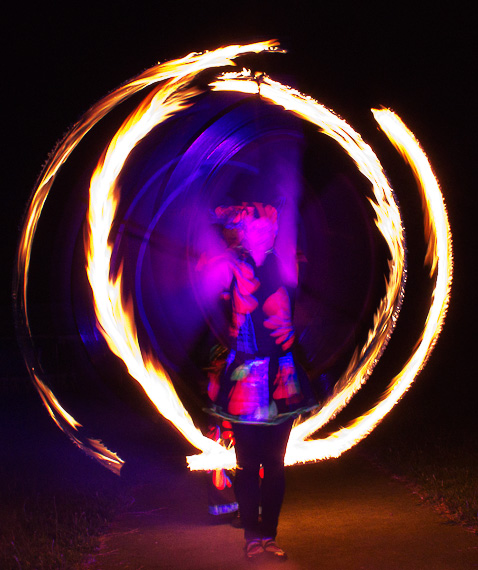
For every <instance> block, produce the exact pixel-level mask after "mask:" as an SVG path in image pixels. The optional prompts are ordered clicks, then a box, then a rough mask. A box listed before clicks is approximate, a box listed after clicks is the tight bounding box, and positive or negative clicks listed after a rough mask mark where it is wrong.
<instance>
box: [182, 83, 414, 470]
mask: <svg viewBox="0 0 478 570" xmlns="http://www.w3.org/2000/svg"><path fill="white" fill-rule="evenodd" d="M251 85H252V86H254V88H255V91H254V90H251ZM212 87H213V89H214V90H227V91H229V90H230V91H242V92H260V94H261V96H262V97H264V98H267V99H269V100H270V101H271V102H273V103H275V104H278V105H281V106H282V107H284V108H285V109H286V110H288V111H291V112H293V113H295V114H297V115H298V116H300V117H302V118H304V119H306V120H308V121H309V122H312V123H314V124H316V125H317V126H318V127H319V129H320V131H321V132H322V133H324V134H326V135H328V136H330V137H331V138H333V139H334V140H336V141H337V142H338V143H339V144H340V145H341V146H342V148H344V150H345V151H346V152H347V153H348V154H349V156H351V158H352V159H353V160H354V162H355V164H356V165H357V167H358V169H359V171H360V172H361V173H362V174H363V175H364V176H366V177H367V178H368V179H369V181H370V182H371V184H372V188H373V193H374V198H375V201H373V200H371V203H372V206H373V207H374V210H375V212H376V216H377V218H376V224H377V227H378V229H379V230H380V232H381V234H382V235H383V237H384V239H385V240H386V242H387V244H388V247H389V249H390V252H391V257H392V259H391V261H390V263H389V270H390V273H389V277H388V283H387V291H386V294H385V296H384V298H383V299H382V301H381V303H380V306H379V308H378V310H377V312H376V314H375V317H374V323H373V327H372V329H371V330H370V332H369V335H368V338H367V341H366V343H365V345H364V347H363V348H362V349H361V351H356V353H355V354H354V356H353V358H352V360H351V362H350V363H349V366H348V368H347V370H346V372H345V373H344V374H343V375H342V377H341V378H340V379H339V381H338V382H337V385H336V387H335V389H334V392H333V394H332V396H331V397H330V398H329V399H328V400H327V402H326V403H325V404H324V406H323V407H322V408H321V410H320V411H319V412H317V413H316V414H314V415H312V416H311V417H310V418H309V419H308V420H306V421H303V422H302V423H297V424H296V425H295V426H294V428H293V430H292V433H291V437H290V440H289V446H288V452H287V456H286V463H287V464H293V463H297V462H299V461H317V460H320V459H324V458H325V457H330V456H332V455H334V456H337V455H340V454H341V453H342V451H343V450H341V445H340V441H339V440H338V438H337V437H335V434H334V435H333V436H331V438H329V439H328V440H319V442H310V441H307V442H306V441H305V440H306V439H307V438H308V437H310V436H311V435H312V434H313V433H315V432H316V431H317V430H318V429H319V428H320V427H322V426H323V425H325V423H327V422H328V421H329V420H330V419H332V418H333V417H334V416H335V415H336V414H337V413H338V412H339V411H340V410H341V409H342V408H343V407H344V406H345V405H346V404H347V403H348V401H349V400H350V398H351V397H352V396H353V395H354V394H355V393H356V391H357V390H358V389H359V388H360V387H361V386H362V385H363V383H364V382H365V381H366V379H367V378H368V377H369V375H370V374H371V372H372V370H373V368H374V366H375V365H376V363H377V362H378V360H379V358H380V356H381V354H382V352H383V350H384V348H385V346H386V344H387V342H388V340H389V338H390V335H391V333H392V332H393V329H394V326H395V322H396V319H397V316H398V312H399V308H400V305H401V301H402V298H403V286H404V271H405V251H404V236H403V228H402V224H401V218H400V212H399V210H398V207H397V205H396V203H395V200H394V197H393V192H392V190H391V188H390V186H389V184H388V182H387V179H386V177H385V174H384V172H383V169H382V167H381V165H380V163H379V161H378V159H377V157H376V156H375V154H374V153H373V151H372V149H371V148H370V147H369V146H368V145H366V144H365V143H364V142H363V140H362V139H361V137H360V135H358V134H357V133H356V132H355V131H354V130H353V129H352V128H351V127H350V125H348V124H347V123H346V122H345V121H344V120H343V119H341V118H340V117H338V116H337V115H335V114H334V113H333V112H332V111H330V110H329V109H327V108H325V107H324V106H322V105H320V104H319V103H317V102H316V101H314V100H313V99H311V98H310V97H305V96H304V95H302V94H301V93H299V92H297V91H295V90H293V89H290V88H288V87H285V86H283V85H281V84H280V83H276V82H274V81H272V80H271V79H270V78H268V77H265V76H262V77H261V81H260V83H255V80H254V79H253V78H252V77H251V75H250V74H249V72H245V73H244V72H243V73H228V74H224V75H223V76H222V77H221V78H220V79H219V80H218V81H216V82H214V83H213V84H212ZM310 444H313V449H312V446H311V445H310ZM188 461H189V466H190V468H191V469H199V468H201V467H200V465H201V463H200V459H199V458H198V457H197V456H193V457H189V458H188Z"/></svg>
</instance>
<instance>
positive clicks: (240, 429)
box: [233, 420, 293, 540]
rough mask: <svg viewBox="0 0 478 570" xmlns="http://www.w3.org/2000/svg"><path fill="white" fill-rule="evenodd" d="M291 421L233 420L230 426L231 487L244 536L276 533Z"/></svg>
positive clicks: (273, 536)
mask: <svg viewBox="0 0 478 570" xmlns="http://www.w3.org/2000/svg"><path fill="white" fill-rule="evenodd" d="M292 423H293V420H288V421H286V422H284V423H282V424H278V425H253V424H237V423H235V424H234V426H233V430H234V437H235V440H236V460H237V470H236V477H235V481H234V491H235V493H236V499H237V502H238V503H239V512H240V514H241V519H242V521H243V523H244V536H245V539H246V540H251V539H253V538H275V537H276V534H277V524H278V522H279V514H280V510H281V507H282V501H283V499H284V492H285V476H284V455H285V451H286V447H287V442H288V440H289V435H290V430H291V428H292ZM261 465H262V467H263V468H264V478H263V480H262V481H261V480H260V478H259V470H260V466H261ZM259 505H260V506H261V507H262V516H261V522H260V523H259Z"/></svg>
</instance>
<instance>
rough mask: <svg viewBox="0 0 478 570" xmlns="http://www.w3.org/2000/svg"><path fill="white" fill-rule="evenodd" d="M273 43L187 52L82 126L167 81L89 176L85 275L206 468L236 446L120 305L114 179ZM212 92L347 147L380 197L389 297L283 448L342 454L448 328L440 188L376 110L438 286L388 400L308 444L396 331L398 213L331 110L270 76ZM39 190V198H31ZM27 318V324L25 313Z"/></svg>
mask: <svg viewBox="0 0 478 570" xmlns="http://www.w3.org/2000/svg"><path fill="white" fill-rule="evenodd" d="M275 46H277V42H262V43H259V44H252V45H250V46H229V47H227V48H220V49H219V50H216V51H214V52H206V53H205V54H202V55H201V54H191V55H190V56H187V57H186V58H183V59H182V60H177V61H175V62H170V63H168V64H163V65H162V66H158V67H156V68H152V70H148V71H147V72H145V73H144V74H143V75H142V76H140V77H139V78H137V79H135V80H133V81H132V82H130V83H129V84H127V85H126V86H124V87H122V88H120V90H117V92H113V94H112V95H110V96H109V97H108V98H105V99H104V100H103V101H102V102H100V103H99V104H98V105H97V106H96V107H97V109H96V113H97V115H96V120H95V117H94V114H93V117H92V115H91V112H90V114H89V115H88V116H87V117H86V119H85V121H84V122H85V124H86V122H87V123H88V126H89V128H91V126H93V124H95V122H97V120H99V119H100V118H101V117H102V116H104V114H106V113H107V112H108V111H109V110H111V108H113V106H115V105H117V104H118V102H120V101H121V100H124V98H126V97H127V96H129V95H130V94H132V93H133V92H137V90H139V89H142V88H144V87H146V86H147V85H151V84H154V83H158V82H162V83H161V85H159V86H158V87H156V88H155V91H154V92H153V93H152V94H151V95H149V96H148V97H147V98H146V99H145V100H144V101H143V103H142V104H141V105H140V106H139V107H138V109H137V110H136V111H135V112H134V113H133V114H132V115H131V117H130V118H129V119H128V120H127V121H126V122H125V123H124V124H123V126H122V127H121V128H120V129H119V131H118V132H117V133H116V135H115V137H114V138H113V139H112V141H111V143H110V144H109V146H108V149H107V150H106V152H105V154H104V156H103V158H102V160H101V161H100V163H99V164H98V167H97V169H96V170H95V173H94V175H93V177H92V180H91V185H90V204H89V214H88V217H89V221H88V240H87V243H86V250H87V273H88V278H89V280H90V284H91V287H92V291H93V296H94V300H95V312H96V316H97V319H98V324H99V327H100V329H101V331H102V333H103V335H104V336H105V338H106V340H107V342H108V344H109V346H110V348H111V350H112V351H113V352H114V353H115V354H117V355H118V356H119V357H120V358H121V359H122V360H123V361H124V362H125V364H126V366H127V367H128V370H129V372H130V374H131V376H132V377H133V378H135V379H136V381H138V382H139V383H140V385H141V386H142V387H143V389H144V390H145V392H146V394H147V395H148V397H149V398H150V399H151V401H152V402H153V404H154V405H155V406H156V408H157V409H158V411H159V412H160V413H161V414H162V415H163V416H164V417H165V418H167V419H168V420H169V421H171V422H172V423H173V424H174V425H175V426H176V427H177V429H178V430H179V431H180V432H181V433H182V434H183V435H184V436H185V437H186V438H187V439H188V440H189V441H190V442H191V443H192V444H193V445H194V446H196V447H197V448H198V449H199V450H201V451H202V453H201V454H198V455H194V456H191V457H188V463H189V466H190V468H191V469H208V470H209V469H217V468H222V467H233V466H234V465H235V455H234V450H233V449H225V448H224V447H222V446H221V445H220V444H218V443H216V442H213V441H212V440H210V439H209V438H206V437H205V436H203V435H202V434H201V432H200V430H198V429H197V428H196V426H195V425H194V423H193V422H192V419H191V417H190V416H189V414H188V412H187V411H186V410H185V409H184V406H183V405H182V403H181V401H180V400H179V398H178V396H177V394H176V392H175V390H174V388H173V386H172V383H171V382H170V380H169V378H168V377H167V375H166V373H165V371H164V369H163V367H162V366H161V363H160V362H159V361H157V359H155V358H154V356H152V355H143V354H142V351H141V348H140V346H139V344H138V340H137V335H136V328H135V325H134V320H133V317H132V311H131V303H128V302H124V301H123V299H122V274H121V271H119V272H118V275H117V276H116V277H115V278H111V277H110V260H111V253H112V251H111V245H110V244H109V243H108V237H109V233H110V230H111V225H112V223H113V220H114V217H115V212H116V207H117V203H118V200H119V191H118V189H117V187H116V180H117V178H118V176H119V174H120V172H121V169H122V168H123V166H124V164H125V162H126V160H127V157H128V155H129V153H130V152H131V151H132V149H133V148H134V147H135V145H136V144H137V143H138V142H139V141H141V140H142V139H143V138H144V137H145V136H146V135H147V134H148V133H149V132H150V131H151V129H152V128H153V127H154V126H156V125H157V124H159V123H161V122H162V121H164V120H165V119H166V118H167V117H169V116H171V115H172V114H174V113H176V112H178V111H179V110H180V109H181V108H184V106H186V105H187V104H188V102H189V100H190V98H191V97H192V96H194V95H195V94H196V91H194V90H193V89H192V88H190V83H191V81H192V79H194V77H195V76H196V75H197V73H199V72H200V71H202V70H204V69H207V68H209V67H218V66H224V65H232V59H233V58H235V57H237V56H238V55H240V54H242V53H246V52H248V51H254V52H259V51H263V50H270V49H273V48H274V47H275ZM153 70H154V71H153ZM211 88H212V89H214V90H217V91H219V90H223V91H224V90H228V91H240V92H243V93H257V91H258V90H259V91H260V95H261V97H263V98H265V99H268V100H269V101H271V102H272V103H274V104H277V105H281V106H282V107H284V109H286V111H289V112H293V113H295V114H297V115H299V116H301V117H303V118H304V119H305V120H307V121H310V122H312V123H314V124H316V125H317V126H318V128H319V130H320V131H321V132H322V133H324V134H326V135H327V136H330V137H332V138H333V139H334V140H336V141H337V142H338V143H339V144H340V145H341V146H342V148H343V149H344V150H345V151H346V152H347V154H348V155H349V156H350V157H351V158H352V159H353V160H354V161H355V164H356V165H357V167H358V169H359V170H360V172H361V173H362V174H363V175H364V176H366V177H367V178H368V179H369V181H370V183H371V185H372V190H373V194H374V199H373V200H371V203H372V205H373V208H374V210H375V212H376V224H377V227H378V228H379V230H380V232H381V233H382V235H383V237H384V239H385V241H386V243H387V245H388V247H389V250H390V255H391V259H390V262H389V275H388V279H387V291H386V295H385V296H384V298H383V299H382V301H381V303H380V305H379V307H378V309H377V312H376V314H375V317H374V323H373V326H372V329H371V330H370V333H369V335H368V338H367V341H366V343H365V345H364V347H363V348H362V349H361V350H360V351H359V350H357V352H356V354H355V355H354V357H353V359H352V361H351V362H350V364H349V366H348V368H347V371H346V372H345V373H344V375H343V376H342V378H341V379H340V380H339V382H338V383H337V386H336V388H335V390H334V393H333V394H332V396H331V397H330V398H329V400H328V401H327V402H326V403H325V405H324V407H323V408H322V409H321V410H320V412H318V413H317V414H315V415H313V416H312V417H311V418H309V419H308V420H307V421H304V422H302V423H298V424H297V425H295V426H294V428H293V430H292V434H291V438H290V441H289V445H288V448H287V454H286V463H287V464H294V463H297V462H304V461H316V460H319V459H324V458H326V457H332V456H334V457H335V456H338V455H340V454H341V453H343V451H345V450H347V449H349V448H350V447H352V446H353V445H354V444H355V443H356V442H357V441H360V439H362V438H363V437H365V436H366V435H367V434H368V433H369V432H370V431H371V430H372V429H373V427H374V426H375V425H376V424H377V423H378V422H379V421H380V420H381V419H382V418H383V417H384V416H385V415H386V413H387V412H388V411H389V410H390V409H391V408H392V407H393V406H394V405H395V403H396V402H398V400H399V399H400V398H401V396H402V395H403V393H404V392H405V391H406V390H407V389H408V388H409V386H410V385H411V383H412V381H413V379H414V377H415V376H416V374H417V373H418V372H419V371H420V369H421V367H422V366H423V365H424V363H425V361H426V358H427V356H428V355H429V353H430V351H431V349H432V347H433V344H434V342H435V341H436V338H437V335H438V334H439V331H440V328H441V326H442V324H443V319H444V317H445V313H446V307H447V303H448V297H449V289H450V283H451V273H452V257H451V234H450V229H449V225H448V220H447V217H446V211H445V207H444V204H443V199H442V197H441V193H440V190H439V187H438V183H437V182H436V180H435V178H434V177H433V174H432V172H431V168H430V166H429V163H428V160H427V159H426V156H425V154H424V153H423V151H422V150H421V149H420V146H419V145H418V143H417V141H416V140H415V138H414V137H413V135H412V134H411V133H410V131H409V130H408V129H407V128H406V127H405V125H404V124H403V123H402V122H401V121H400V119H399V118H398V117H397V116H396V115H394V114H393V113H392V112H391V111H374V116H375V118H376V120H377V122H378V123H379V125H380V126H381V128H382V130H384V132H385V133H386V134H387V136H388V137H389V139H390V140H391V141H392V143H393V144H395V146H397V147H398V148H399V150H400V152H402V154H403V155H404V156H405V157H406V159H407V160H408V162H409V163H410V164H411V166H412V168H413V170H414V172H415V174H416V176H417V180H418V186H419V190H420V192H421V193H422V195H423V197H424V204H425V209H426V214H425V215H426V216H427V218H428V219H429V220H430V221H431V223H430V224H427V227H428V228H429V232H430V235H429V236H428V238H429V241H430V242H431V243H433V244H434V246H433V247H431V248H430V249H429V252H428V256H427V261H428V262H430V264H431V266H432V270H434V268H435V266H436V272H435V281H436V288H435V292H434V294H433V301H432V303H431V306H430V310H429V314H428V317H427V320H426V323H425V328H424V331H423V335H422V337H421V339H420V341H419V343H418V344H417V346H416V347H415V349H414V351H413V354H412V356H411V357H410V358H409V360H408V362H407V363H406V364H405V366H404V368H403V370H402V371H401V372H400V373H399V374H398V375H397V376H396V377H395V378H394V379H393V380H392V381H391V383H390V386H389V389H388V390H387V393H386V394H384V397H383V399H382V400H381V401H380V402H379V403H378V404H377V405H376V406H375V407H374V408H372V409H371V410H370V411H369V412H367V413H366V414H365V415H364V416H363V417H361V418H357V420H355V421H354V422H352V424H351V425H349V426H347V427H346V428H343V429H341V430H339V431H338V432H336V433H334V434H332V435H331V436H329V437H327V438H325V439H319V440H310V439H308V438H310V436H311V435H313V434H314V433H315V432H316V431H317V430H318V429H319V428H320V427H322V426H323V425H324V424H325V423H326V422H327V421H329V420H330V419H331V418H332V417H333V416H334V415H335V414H336V413H337V412H338V411H339V410H340V409H342V408H343V407H344V406H345V405H346V404H347V402H348V401H349V400H350V398H351V397H352V396H353V394H354V393H355V392H356V391H357V390H358V389H359V388H360V386H361V385H362V384H363V383H364V382H365V380H366V379H367V378H368V376H369V375H370V373H371V372H372V370H373V368H374V366H375V364H376V362H377V361H378V359H379V358H380V355H381V353H382V351H383V349H384V347H385V346H386V344H387V342H388V340H389V338H390V335H391V333H392V331H393V328H394V325H395V321H396V318H397V316H398V312H399V308H400V304H401V299H402V295H403V284H404V270H405V265H404V247H403V228H402V224H401V219H400V212H399V210H398V207H397V205H396V203H395V200H394V198H393V192H392V190H391V188H390V186H389V184H388V182H387V179H386V177H385V175H384V173H383V170H382V167H381V165H380V163H379V161H378V159H377V157H376V156H375V154H374V153H373V151H372V149H371V148H370V147H369V146H368V145H366V144H365V143H364V142H363V141H362V139H361V137H360V135H358V134H357V133H356V132H355V131H354V130H353V129H352V128H351V127H350V126H349V125H348V124H347V123H346V122H345V121H344V120H343V119H341V118H339V117H338V116H337V115H335V114H334V113H333V112H332V111H330V110H328V109H326V108H325V107H323V106H322V105H320V104H319V103H317V102H316V101H314V100H313V99H311V98H310V97H306V96H304V95H302V94H300V93H298V92H297V91H295V90H293V89H290V88H288V87H286V86H283V85H281V84H280V83H277V82H274V81H272V80H271V79H270V78H268V77H262V80H261V83H257V82H256V81H255V79H254V78H253V77H252V76H251V74H250V73H249V72H247V71H243V72H241V73H227V74H223V75H222V76H221V77H219V78H217V80H216V81H214V82H213V83H212V84H211ZM88 121H89V122H88ZM85 124H83V125H82V124H81V123H80V125H79V127H78V129H77V130H78V132H77V135H76V136H74V137H73V138H72V139H71V140H70V141H69V144H66V145H65V144H62V145H61V146H60V147H59V151H58V152H57V154H59V155H58V156H57V155H54V157H53V160H52V162H53V163H54V164H56V165H57V167H58V168H59V166H60V165H61V164H62V163H63V162H64V161H65V160H66V158H67V157H68V156H69V154H70V153H71V152H72V150H73V148H74V145H76V144H78V142H79V140H81V137H82V136H84V134H81V133H85V132H86V128H85ZM78 137H79V138H78ZM67 138H68V137H67ZM72 147H73V148H72ZM62 161H63V162H62ZM49 172H51V169H50V171H49V170H48V169H47V172H46V174H48V173H49ZM55 175H56V171H55V172H54V173H53V174H52V175H51V176H49V177H48V176H46V175H45V177H44V181H45V182H44V184H43V186H42V184H40V185H39V187H38V190H37V193H36V194H35V196H34V199H33V200H32V204H35V203H36V204H37V206H36V208H34V212H33V216H32V220H33V222H32V223H31V224H30V225H28V224H26V229H24V234H25V235H30V245H29V246H28V245H27V246H26V247H23V246H24V245H25V244H24V243H22V244H21V246H22V247H21V248H20V250H19V251H20V252H23V251H25V250H26V253H25V254H24V257H22V259H23V261H22V263H23V264H24V266H25V267H26V268H28V265H29V251H30V250H31V240H32V239H33V235H34V231H35V228H36V224H37V223H38V218H39V215H40V212H41V207H42V204H43V202H44V200H45V199H46V195H47V194H48V191H49V189H50V187H51V184H52V182H53V178H54V176H55ZM42 182H43V180H42ZM47 186H48V188H47V190H45V188H46V187H47ZM37 194H38V198H37V199H36V200H35V198H36V197H37ZM27 226H28V227H27ZM32 227H33V230H32ZM25 243H26V242H25ZM26 274H27V271H26V273H25V287H24V292H25V294H26V283H27V279H26ZM25 311H26V303H25ZM26 321H27V322H28V319H27V317H26ZM37 387H38V386H37ZM58 406H59V404H58ZM57 413H58V410H57ZM97 458H98V459H100V460H101V459H102V458H100V457H97Z"/></svg>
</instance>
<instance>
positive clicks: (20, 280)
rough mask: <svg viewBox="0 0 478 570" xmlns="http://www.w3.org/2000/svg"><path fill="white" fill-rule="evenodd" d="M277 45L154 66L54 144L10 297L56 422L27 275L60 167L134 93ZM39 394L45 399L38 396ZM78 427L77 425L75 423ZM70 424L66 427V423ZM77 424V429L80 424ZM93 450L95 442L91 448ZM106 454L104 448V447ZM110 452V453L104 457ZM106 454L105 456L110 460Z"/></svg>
mask: <svg viewBox="0 0 478 570" xmlns="http://www.w3.org/2000/svg"><path fill="white" fill-rule="evenodd" d="M276 46H278V42H276V41H275V40H271V41H266V42H257V43H254V44H249V45H244V46H240V45H234V46H227V47H224V48H219V49H217V50H215V51H211V52H205V53H204V54H197V53H191V54H189V55H187V56H186V57H184V58H182V59H178V60H174V61H169V62H166V63H163V64H158V65H156V66H154V67H152V68H150V69H148V70H146V71H145V72H144V73H142V74H140V75H139V76H138V77H136V78H134V79H133V80H132V81H130V82H128V83H126V84H125V85H123V86H121V87H119V88H118V89H116V90H115V91H113V92H112V93H111V94H109V95H107V96H106V97H104V98H103V99H101V100H100V101H99V102H98V103H96V104H95V105H93V107H91V109H90V110H89V111H87V113H85V115H84V116H83V117H82V118H81V119H80V121H78V122H77V123H76V124H75V125H74V126H73V128H72V129H71V130H70V131H69V132H68V133H67V135H66V136H65V137H64V138H63V139H62V140H61V141H60V142H59V143H58V145H57V147H56V148H55V150H54V152H53V153H52V155H51V157H50V159H49V160H48V162H47V163H46V165H45V167H44V169H43V172H42V174H41V176H40V178H39V180H38V182H37V184H36V186H35V188H34V190H33V193H32V197H31V200H30V203H29V205H28V210H27V212H26V214H25V221H24V224H23V227H22V232H21V236H20V240H19V246H18V251H17V261H16V271H15V275H14V286H13V298H14V303H15V309H16V311H15V313H16V318H17V323H16V326H17V331H18V337H19V339H20V340H21V342H22V344H23V345H24V346H23V348H24V351H23V353H24V358H25V362H26V365H27V369H28V371H29V373H30V377H31V378H32V381H33V383H34V385H35V388H36V389H37V390H38V392H39V393H40V396H41V397H42V400H43V402H44V403H45V405H46V407H47V409H48V410H49V413H50V414H51V413H52V411H53V410H55V412H56V415H55V417H56V418H57V419H59V418H62V417H63V415H62V412H63V411H64V410H63V408H62V406H61V405H60V403H59V402H58V400H57V399H56V398H54V399H52V400H51V401H50V404H49V405H47V403H46V401H45V399H44V390H43V387H42V386H46V385H45V384H44V383H43V382H42V381H41V380H40V379H39V372H38V371H36V370H35V356H34V355H35V350H34V349H33V347H32V343H31V331H30V323H29V318H28V302H27V291H28V273H29V269H30V262H31V252H32V247H33V241H34V238H35V234H36V230H37V227H38V222H39V220H40V216H41V213H42V210H43V206H44V204H45V201H46V199H47V198H48V196H49V193H50V190H51V188H52V186H53V183H54V181H55V179H56V176H57V175H58V172H59V170H60V168H61V167H62V166H63V165H64V164H65V162H66V161H67V160H68V158H69V157H70V155H71V153H72V152H73V151H74V150H75V148H76V147H77V146H78V144H79V143H80V142H81V141H82V139H83V138H84V137H85V135H86V134H87V133H88V132H89V131H90V130H91V129H92V128H93V127H94V126H95V125H96V124H97V123H98V122H99V121H100V120H101V119H102V118H103V117H105V116H106V115H107V114H108V113H109V112H110V111H112V110H113V109H114V108H115V107H117V106H118V105H119V104H121V103H122V102H124V101H126V100H127V99H128V98H129V97H131V96H132V95H134V94H135V93H138V92H139V91H141V90H143V89H145V88H146V87H149V86H151V85H154V84H156V83H160V82H163V81H166V80H168V81H169V82H170V85H174V84H176V86H177V87H178V86H179V85H181V84H184V83H185V78H186V77H189V80H190V79H192V78H193V77H194V76H195V75H196V74H197V73H198V72H200V71H202V70H204V69H207V68H213V67H224V66H228V65H234V62H233V61H232V59H234V58H236V57H238V56H239V55H242V54H244V53H258V52H261V51H264V50H269V51H278V49H277V47H276ZM42 394H43V396H42ZM73 421H75V422H76V420H74V419H73ZM67 424H68V422H67ZM57 425H58V426H59V427H61V429H62V430H63V431H65V433H68V427H67V426H66V425H64V422H61V421H60V422H57ZM78 425H79V424H78ZM77 441H78V442H79V444H80V446H83V447H82V449H84V450H85V451H86V450H88V449H89V447H88V446H89V445H93V444H92V442H96V440H87V441H85V442H81V441H80V440H77ZM95 446H96V443H95V444H94V445H93V447H95ZM104 449H105V450H106V448H104ZM88 452H89V453H93V454H94V453H96V451H95V450H94V449H89V451H88ZM108 453H111V452H108ZM108 453H105V456H106V457H107V456H108ZM104 463H105V465H106V466H107V467H108V468H109V465H110V463H109V460H105V461H104Z"/></svg>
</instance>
